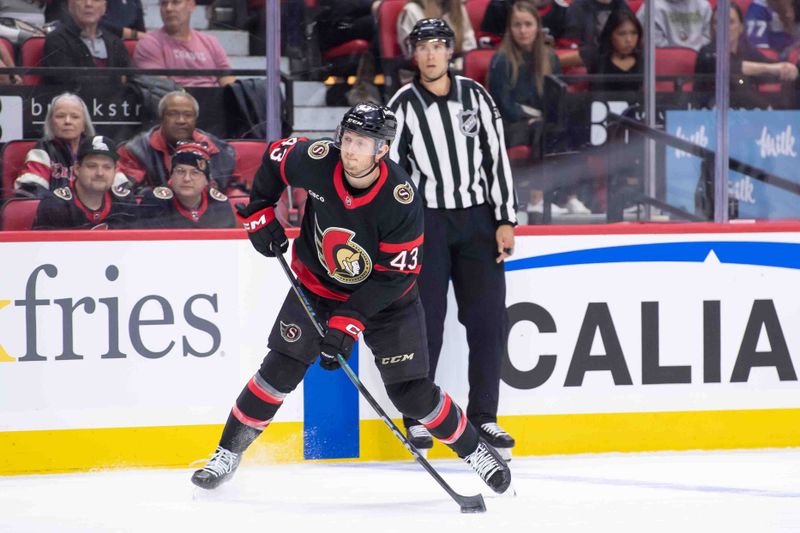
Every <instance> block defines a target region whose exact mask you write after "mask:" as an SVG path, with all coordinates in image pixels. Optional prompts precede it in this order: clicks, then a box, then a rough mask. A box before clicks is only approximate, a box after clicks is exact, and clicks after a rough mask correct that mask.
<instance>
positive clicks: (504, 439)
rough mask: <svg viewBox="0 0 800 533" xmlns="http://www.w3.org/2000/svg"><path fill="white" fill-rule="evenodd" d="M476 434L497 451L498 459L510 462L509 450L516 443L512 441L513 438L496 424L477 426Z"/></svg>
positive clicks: (487, 423) (489, 423)
mask: <svg viewBox="0 0 800 533" xmlns="http://www.w3.org/2000/svg"><path fill="white" fill-rule="evenodd" d="M478 433H479V434H480V436H481V437H482V438H483V439H484V440H485V441H486V442H488V443H489V444H491V445H492V447H493V448H494V449H495V450H497V452H498V453H499V454H500V457H502V458H503V459H505V460H506V461H510V460H511V448H513V447H514V444H516V442H515V441H514V437H512V436H511V435H509V434H508V432H506V430H504V429H503V428H501V427H500V426H499V425H498V424H497V422H486V423H484V424H481V425H479V426H478Z"/></svg>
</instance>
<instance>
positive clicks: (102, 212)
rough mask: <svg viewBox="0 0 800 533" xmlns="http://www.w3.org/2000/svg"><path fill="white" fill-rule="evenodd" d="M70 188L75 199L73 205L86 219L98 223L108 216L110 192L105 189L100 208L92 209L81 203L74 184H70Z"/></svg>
mask: <svg viewBox="0 0 800 533" xmlns="http://www.w3.org/2000/svg"><path fill="white" fill-rule="evenodd" d="M70 189H72V197H73V198H74V199H75V205H76V206H77V207H78V209H80V210H81V212H82V213H83V215H84V216H85V217H86V220H88V221H89V222H91V223H92V224H100V223H101V222H103V221H104V220H105V219H106V218H107V217H108V214H109V213H110V212H111V193H110V192H108V191H106V193H105V194H104V195H103V203H102V204H101V205H100V209H98V210H97V211H94V210H92V209H89V208H88V207H86V206H85V205H83V202H81V199H80V198H79V197H78V192H77V191H76V190H75V186H74V185H70Z"/></svg>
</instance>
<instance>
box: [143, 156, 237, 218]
mask: <svg viewBox="0 0 800 533" xmlns="http://www.w3.org/2000/svg"><path fill="white" fill-rule="evenodd" d="M210 173H211V156H210V155H209V153H208V150H207V149H206V147H205V146H203V145H201V144H198V143H194V142H184V143H178V146H177V147H176V148H175V153H173V154H172V159H171V160H170V173H169V181H167V185H168V186H167V187H156V188H155V189H153V190H152V191H148V192H146V193H145V195H144V198H143V199H142V210H143V212H144V214H143V215H142V219H143V220H142V226H143V227H146V228H172V229H195V228H232V227H234V219H233V212H232V211H231V208H230V205H229V204H228V197H227V196H225V195H224V194H222V193H221V192H220V191H219V190H217V188H216V186H215V182H214V180H212V179H211V174H210Z"/></svg>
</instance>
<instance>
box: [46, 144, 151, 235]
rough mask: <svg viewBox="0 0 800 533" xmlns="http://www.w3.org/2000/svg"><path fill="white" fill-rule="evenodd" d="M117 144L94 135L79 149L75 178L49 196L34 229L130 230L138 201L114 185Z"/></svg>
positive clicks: (47, 194)
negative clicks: (95, 228)
mask: <svg viewBox="0 0 800 533" xmlns="http://www.w3.org/2000/svg"><path fill="white" fill-rule="evenodd" d="M117 159H118V156H117V145H116V143H115V142H114V140H113V139H110V138H108V137H103V136H102V135H95V136H93V137H89V138H87V139H84V140H83V141H82V142H81V144H80V145H79V146H78V154H77V164H76V165H75V179H74V180H72V182H71V183H70V184H69V185H68V186H65V187H59V188H57V189H55V190H54V191H53V192H52V193H49V192H48V193H46V196H45V197H44V198H43V199H42V201H41V203H40V204H39V207H38V208H37V210H36V218H35V220H34V222H33V228H34V229H79V228H94V227H98V226H100V227H109V228H125V227H131V225H132V224H133V223H134V221H135V219H136V202H135V201H134V199H133V194H131V191H130V189H129V188H127V187H124V186H122V185H117V186H115V185H114V180H115V175H116V168H117Z"/></svg>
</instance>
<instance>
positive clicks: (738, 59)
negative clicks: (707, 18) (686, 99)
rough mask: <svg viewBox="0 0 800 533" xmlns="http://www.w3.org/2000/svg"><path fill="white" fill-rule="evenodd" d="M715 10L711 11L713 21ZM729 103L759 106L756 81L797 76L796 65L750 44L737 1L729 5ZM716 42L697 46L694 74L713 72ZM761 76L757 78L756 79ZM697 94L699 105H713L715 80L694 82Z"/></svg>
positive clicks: (711, 73)
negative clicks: (778, 59)
mask: <svg viewBox="0 0 800 533" xmlns="http://www.w3.org/2000/svg"><path fill="white" fill-rule="evenodd" d="M717 15H718V13H717V12H716V11H715V12H714V23H713V26H716V18H717ZM729 32H730V33H729V39H730V45H729V49H730V54H731V63H730V69H731V74H730V106H731V107H732V108H741V107H759V106H760V105H761V103H762V102H761V98H759V94H758V83H759V81H763V79H764V78H767V79H772V80H773V81H774V80H776V79H777V80H780V81H794V80H796V79H797V66H796V65H793V64H791V63H788V62H786V61H780V62H777V61H772V60H771V59H768V58H767V57H765V56H764V55H763V54H762V53H761V52H759V51H758V50H757V49H756V48H754V47H752V46H750V44H749V43H748V42H747V39H746V37H745V35H744V17H743V16H742V10H741V9H740V8H739V6H738V5H736V4H731V8H730V29H729ZM716 48H717V47H716V43H715V42H714V41H713V40H712V41H711V43H709V44H707V45H706V46H704V47H703V48H701V49H700V52H699V53H698V54H697V63H696V64H695V69H694V70H695V73H696V74H709V75H713V74H714V73H715V72H716V61H717V59H716V58H717V53H716ZM759 78H760V79H759ZM695 91H696V93H697V95H698V99H699V101H698V105H699V106H701V107H710V106H711V105H713V98H714V94H713V93H714V82H713V81H704V80H700V81H698V82H697V83H696V84H695Z"/></svg>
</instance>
